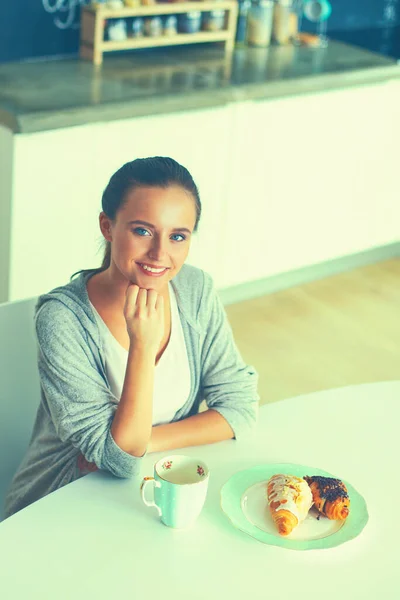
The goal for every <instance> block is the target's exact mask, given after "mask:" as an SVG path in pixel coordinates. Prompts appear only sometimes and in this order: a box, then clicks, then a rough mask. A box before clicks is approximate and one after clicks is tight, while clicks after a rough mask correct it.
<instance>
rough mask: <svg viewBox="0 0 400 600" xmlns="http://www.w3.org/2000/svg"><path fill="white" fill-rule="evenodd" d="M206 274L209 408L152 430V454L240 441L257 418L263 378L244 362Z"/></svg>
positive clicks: (204, 383) (204, 373)
mask: <svg viewBox="0 0 400 600" xmlns="http://www.w3.org/2000/svg"><path fill="white" fill-rule="evenodd" d="M204 276H205V281H204V290H203V295H202V296H203V300H202V303H201V306H200V310H199V315H198V321H199V323H200V325H201V327H202V331H203V339H202V345H201V357H200V360H201V382H200V385H201V389H202V392H203V397H204V399H205V401H206V403H207V407H208V410H207V411H205V412H203V413H199V414H197V415H194V416H191V417H188V418H186V419H182V420H181V421H177V422H175V423H169V424H166V425H158V426H156V427H153V430H152V436H151V440H150V444H149V447H148V450H147V451H148V452H162V451H164V450H171V449H173V448H183V447H186V446H199V445H202V444H211V443H214V442H219V441H222V440H227V439H231V438H236V439H238V438H241V437H242V436H243V435H246V434H248V433H250V432H251V430H252V429H253V427H254V425H255V423H256V420H257V414H258V402H259V396H258V393H257V383H258V375H257V373H256V371H255V370H254V368H253V367H251V366H249V365H246V364H245V363H244V361H243V359H242V357H241V355H240V353H239V351H238V349H237V347H236V344H235V341H234V338H233V333H232V329H231V327H230V325H229V322H228V319H227V316H226V313H225V310H224V307H223V305H222V302H221V300H220V298H219V296H218V294H217V292H216V290H215V288H214V286H213V282H212V279H211V277H210V276H209V275H207V274H204Z"/></svg>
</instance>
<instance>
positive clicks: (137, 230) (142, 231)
mask: <svg viewBox="0 0 400 600" xmlns="http://www.w3.org/2000/svg"><path fill="white" fill-rule="evenodd" d="M133 231H134V233H137V234H138V235H142V236H144V235H150V234H149V232H148V231H147V229H144V228H143V227H136V228H135V229H134V230H133Z"/></svg>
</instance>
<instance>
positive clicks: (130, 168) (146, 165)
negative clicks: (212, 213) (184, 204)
mask: <svg viewBox="0 0 400 600" xmlns="http://www.w3.org/2000/svg"><path fill="white" fill-rule="evenodd" d="M170 185H178V186H180V187H182V188H183V189H184V190H186V191H187V192H189V193H190V194H191V195H192V196H193V199H194V202H195V206H196V222H195V226H194V230H195V231H196V229H197V227H198V224H199V220H200V215H201V202H200V196H199V190H198V189H197V186H196V184H195V182H194V180H193V177H192V176H191V174H190V173H189V171H188V170H187V169H186V168H185V167H183V166H182V165H180V164H179V163H178V162H176V160H173V159H172V158H168V157H164V156H154V157H151V158H137V159H136V160H132V161H131V162H128V163H125V164H124V165H123V166H122V167H121V168H120V169H118V171H116V173H114V175H113V176H112V177H111V179H110V181H109V182H108V185H107V187H106V189H105V190H104V192H103V197H102V208H103V212H104V213H105V214H106V215H107V217H108V218H109V219H110V220H111V221H115V219H116V216H117V213H118V211H119V210H120V209H121V208H122V207H123V206H124V204H125V202H126V199H127V195H128V192H131V191H132V190H134V189H136V188H140V187H143V186H146V187H147V186H149V187H160V188H167V187H169V186H170ZM110 261H111V244H110V242H106V246H105V251H104V257H103V262H102V264H101V267H100V268H99V269H98V270H99V271H105V270H106V269H108V267H109V266H110ZM81 272H82V271H78V273H81ZM75 275H77V273H74V275H72V277H74V276H75ZM72 277H71V279H72Z"/></svg>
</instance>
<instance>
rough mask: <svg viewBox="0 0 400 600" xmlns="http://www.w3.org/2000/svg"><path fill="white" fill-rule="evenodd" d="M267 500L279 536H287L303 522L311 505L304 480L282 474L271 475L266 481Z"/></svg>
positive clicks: (310, 497) (310, 496) (310, 498)
mask: <svg viewBox="0 0 400 600" xmlns="http://www.w3.org/2000/svg"><path fill="white" fill-rule="evenodd" d="M267 499H268V506H269V510H270V512H271V515H272V518H273V520H274V522H275V525H276V527H277V529H278V532H279V533H280V535H289V534H290V533H291V532H292V531H293V529H294V528H295V527H297V525H299V523H301V522H302V521H304V519H305V518H306V516H307V514H308V511H309V510H310V508H311V506H312V503H313V499H312V493H311V490H310V488H309V486H308V485H307V483H306V482H305V481H304V479H300V478H299V477H295V476H294V475H283V474H276V475H273V476H272V477H271V479H270V480H269V481H268V483H267Z"/></svg>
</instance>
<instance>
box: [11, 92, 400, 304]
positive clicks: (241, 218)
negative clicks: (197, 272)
mask: <svg viewBox="0 0 400 600" xmlns="http://www.w3.org/2000/svg"><path fill="white" fill-rule="evenodd" d="M399 106H400V83H399V82H395V81H393V82H390V83H382V84H377V85H374V86H372V85H370V86H365V87H359V88H351V89H348V90H342V91H334V92H332V91H330V92H326V93H321V94H316V95H313V96H299V97H294V98H289V99H282V100H275V101H268V102H266V101H261V102H237V103H234V104H232V105H229V106H224V107H220V108H214V109H207V110H199V111H190V112H187V113H181V114H169V115H159V116H155V117H154V116H153V117H144V118H140V119H130V120H122V121H114V122H112V123H99V124H96V125H88V126H82V127H75V128H71V129H66V130H56V131H52V132H45V133H37V134H31V135H17V136H15V139H14V143H13V144H11V143H8V142H10V140H8V142H7V147H8V148H9V152H12V153H13V160H12V162H13V182H12V184H13V185H12V192H11V191H10V188H11V182H8V183H7V182H6V183H7V186H6V187H4V186H5V184H4V185H3V188H4V189H6V188H7V189H6V191H7V190H8V192H7V193H8V194H9V195H11V194H12V196H11V201H10V202H9V206H10V207H11V225H10V229H9V230H8V229H6V228H5V226H4V225H3V232H4V231H6V233H7V235H8V238H7V236H5V237H4V236H3V238H2V239H3V242H2V248H3V251H4V254H3V257H4V256H6V254H5V252H6V251H7V248H9V250H10V260H9V279H10V293H9V299H10V300H17V299H21V298H26V297H30V296H35V295H37V294H40V293H43V292H45V291H47V290H49V289H51V288H52V287H55V286H56V285H62V284H65V283H66V282H67V281H68V279H69V277H70V276H71V274H72V273H74V272H75V271H78V270H79V269H83V268H90V267H96V266H98V265H99V264H100V263H101V259H102V247H103V238H102V236H101V234H100V230H99V227H98V215H99V212H100V210H101V195H102V192H103V189H104V187H105V186H106V184H107V182H108V180H109V178H110V176H111V175H112V174H113V172H114V171H115V170H117V169H118V168H119V167H120V166H121V165H122V164H124V163H125V162H127V161H130V160H133V159H134V158H137V157H144V156H154V155H165V156H171V157H173V158H175V159H176V160H178V161H179V162H181V163H182V164H183V165H185V166H186V167H187V168H188V169H189V171H191V173H192V175H193V177H194V179H195V181H196V182H197V184H198V186H199V189H200V195H201V199H202V203H203V216H202V219H201V222H200V228H199V232H198V234H197V235H195V236H194V239H193V242H192V249H191V252H190V255H189V262H191V263H192V264H194V265H197V266H199V267H202V268H204V269H205V270H207V271H208V272H210V273H211V275H212V276H213V277H214V280H215V283H216V285H217V287H218V288H220V289H221V288H224V287H228V286H231V285H236V284H241V283H246V282H249V281H253V280H256V279H260V278H264V277H268V276H271V275H275V274H278V273H283V272H285V271H290V270H292V269H297V268H300V267H304V266H309V265H313V264H316V263H319V262H323V261H327V260H330V259H334V258H338V257H340V256H345V255H348V254H353V253H356V252H359V251H362V250H367V249H370V248H373V247H375V246H381V245H385V244H389V243H391V242H395V241H397V240H398V239H399V229H398V227H399V225H398V224H399V222H400V202H399V199H398V198H399V192H398V189H399V185H398V181H397V179H398V175H397V174H398V172H399V168H398V152H397V145H398V140H399V139H400V112H399ZM6 141H7V140H6ZM0 142H1V139H0ZM4 144H5V142H4ZM4 144H3V146H4ZM3 164H5V163H3ZM3 188H2V189H3ZM3 212H4V211H3ZM4 214H8V213H7V211H6V212H5V213H4ZM7 226H8V225H7ZM5 240H6V241H5ZM6 242H7V243H6ZM6 246H7V247H6ZM4 260H5V259H4V258H3V262H4ZM3 287H4V286H3ZM5 289H6V288H5V287H4V290H5ZM4 290H3V291H4ZM0 291H1V290H0Z"/></svg>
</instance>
